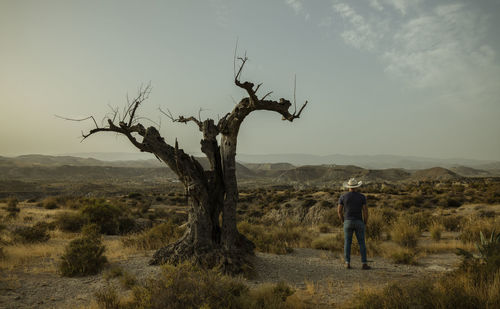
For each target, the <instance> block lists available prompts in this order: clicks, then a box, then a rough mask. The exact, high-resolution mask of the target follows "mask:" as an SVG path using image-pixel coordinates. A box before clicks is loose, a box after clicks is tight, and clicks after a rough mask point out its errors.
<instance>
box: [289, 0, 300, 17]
mask: <svg viewBox="0 0 500 309" xmlns="http://www.w3.org/2000/svg"><path fill="white" fill-rule="evenodd" d="M285 3H286V4H287V5H288V6H289V7H291V8H292V9H293V10H294V11H295V14H299V13H300V12H301V11H302V9H303V8H304V5H303V4H302V2H301V1H300V0H285Z"/></svg>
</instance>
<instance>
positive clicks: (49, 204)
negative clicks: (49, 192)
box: [39, 196, 59, 209]
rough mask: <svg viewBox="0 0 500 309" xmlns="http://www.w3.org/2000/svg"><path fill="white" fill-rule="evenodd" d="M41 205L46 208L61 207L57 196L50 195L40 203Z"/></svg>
mask: <svg viewBox="0 0 500 309" xmlns="http://www.w3.org/2000/svg"><path fill="white" fill-rule="evenodd" d="M39 206H40V207H43V208H45V209H56V208H59V205H58V201H57V199H56V198H55V197H53V196H49V197H47V198H45V199H44V200H43V201H41V202H40V203H39Z"/></svg>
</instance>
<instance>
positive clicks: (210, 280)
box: [97, 263, 305, 309]
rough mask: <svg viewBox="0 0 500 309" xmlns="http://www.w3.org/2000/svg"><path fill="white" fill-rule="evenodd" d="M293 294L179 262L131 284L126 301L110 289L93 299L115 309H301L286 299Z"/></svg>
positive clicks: (281, 287)
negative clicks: (253, 286) (143, 281)
mask: <svg viewBox="0 0 500 309" xmlns="http://www.w3.org/2000/svg"><path fill="white" fill-rule="evenodd" d="M293 293H294V291H293V290H292V289H291V288H290V287H289V286H287V285H286V284H284V283H278V284H275V285H265V286H261V287H258V288H256V289H254V290H250V289H249V288H248V287H247V286H245V285H244V284H243V283H242V282H241V281H239V280H238V279H233V278H231V277H227V276H224V275H221V274H220V273H219V272H217V271H215V270H202V269H200V268H197V267H195V266H192V265H190V264H188V263H183V264H180V265H178V266H177V267H174V266H170V265H165V266H163V272H162V275H161V276H160V277H159V278H157V279H152V280H150V281H149V282H147V283H146V284H145V285H143V286H136V287H134V289H133V297H132V299H131V300H130V301H129V302H128V303H125V304H124V302H120V300H119V299H118V297H117V295H116V291H114V290H113V289H111V290H106V291H105V292H104V293H102V294H99V295H97V301H98V303H99V304H100V305H101V306H102V307H105V306H106V305H108V306H115V308H130V307H132V308H242V309H243V308H262V309H265V308H269V309H271V308H273V309H279V308H303V307H304V306H305V305H304V304H301V303H300V302H291V301H288V297H289V296H291V295H292V294H293ZM122 306H123V307H122Z"/></svg>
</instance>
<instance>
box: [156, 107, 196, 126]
mask: <svg viewBox="0 0 500 309" xmlns="http://www.w3.org/2000/svg"><path fill="white" fill-rule="evenodd" d="M159 110H160V112H161V113H162V114H163V115H165V116H167V118H168V119H170V120H172V122H180V123H186V124H187V123H188V122H190V121H192V122H194V123H195V124H196V125H197V126H198V129H200V131H201V130H202V125H203V124H202V121H201V118H200V119H196V118H195V117H193V116H191V117H187V118H186V117H184V116H179V117H178V118H175V117H174V116H172V113H171V112H170V110H169V109H167V112H164V111H163V110H162V109H161V108H159ZM200 113H201V108H200V111H199V112H198V117H201V115H200Z"/></svg>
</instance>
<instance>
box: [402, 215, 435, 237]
mask: <svg viewBox="0 0 500 309" xmlns="http://www.w3.org/2000/svg"><path fill="white" fill-rule="evenodd" d="M406 217H407V218H408V222H409V223H410V224H411V225H413V226H416V227H417V228H418V230H419V231H420V232H422V231H425V230H427V227H428V225H429V222H431V213H430V212H428V211H419V212H417V213H414V214H411V215H409V216H406Z"/></svg>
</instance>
